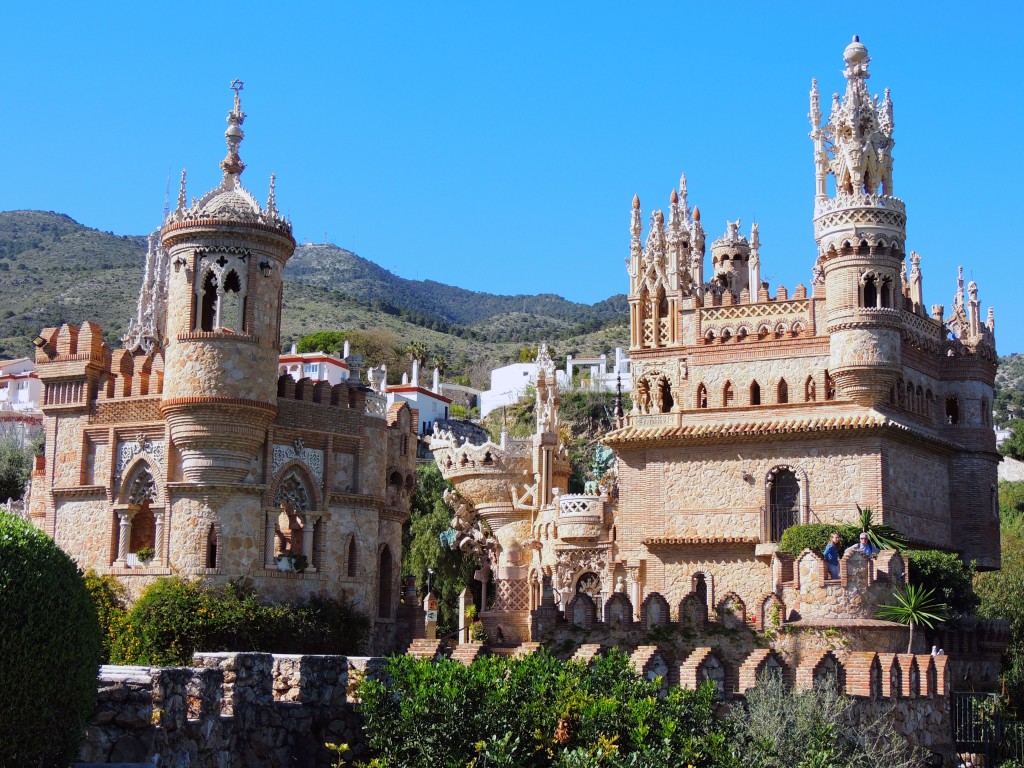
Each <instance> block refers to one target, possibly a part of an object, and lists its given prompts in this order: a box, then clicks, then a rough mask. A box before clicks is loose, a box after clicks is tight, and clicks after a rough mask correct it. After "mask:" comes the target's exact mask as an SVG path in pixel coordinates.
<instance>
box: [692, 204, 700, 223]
mask: <svg viewBox="0 0 1024 768" xmlns="http://www.w3.org/2000/svg"><path fill="white" fill-rule="evenodd" d="M693 220H694V221H700V208H699V207H697V206H696V205H695V206H693Z"/></svg>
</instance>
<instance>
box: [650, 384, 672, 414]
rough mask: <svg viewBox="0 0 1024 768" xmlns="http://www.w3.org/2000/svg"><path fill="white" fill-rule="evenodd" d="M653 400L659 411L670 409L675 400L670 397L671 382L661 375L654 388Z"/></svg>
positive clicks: (664, 411)
mask: <svg viewBox="0 0 1024 768" xmlns="http://www.w3.org/2000/svg"><path fill="white" fill-rule="evenodd" d="M654 402H655V405H657V406H658V410H659V411H660V412H661V413H668V412H669V411H671V410H672V406H673V404H674V403H675V401H674V400H673V399H672V383H671V382H670V381H669V380H668V379H667V378H665V377H664V376H662V377H661V378H660V379H658V383H657V384H656V385H655V388H654Z"/></svg>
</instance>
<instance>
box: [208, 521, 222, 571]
mask: <svg viewBox="0 0 1024 768" xmlns="http://www.w3.org/2000/svg"><path fill="white" fill-rule="evenodd" d="M220 540H221V539H220V523H211V524H210V526H209V527H208V528H207V530H206V553H205V554H206V557H205V561H206V567H207V568H210V569H215V568H220V555H221V550H220Z"/></svg>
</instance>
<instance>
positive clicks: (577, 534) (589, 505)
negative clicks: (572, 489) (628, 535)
mask: <svg viewBox="0 0 1024 768" xmlns="http://www.w3.org/2000/svg"><path fill="white" fill-rule="evenodd" d="M603 530H604V502H603V501H602V500H601V497H600V496H590V495H584V494H581V493H568V494H563V495H562V496H559V497H558V535H559V538H561V539H596V538H598V537H599V536H600V535H601V533H602V532H603Z"/></svg>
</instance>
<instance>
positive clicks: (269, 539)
mask: <svg viewBox="0 0 1024 768" xmlns="http://www.w3.org/2000/svg"><path fill="white" fill-rule="evenodd" d="M263 515H264V517H265V518H266V519H265V522H264V529H265V531H266V533H265V536H266V539H265V540H264V542H263V565H264V566H265V567H267V568H276V567H277V563H276V562H275V561H274V545H275V543H276V541H275V539H276V538H277V528H276V526H275V523H276V522H277V517H276V516H275V515H273V514H271V513H270V512H267V511H266V510H264V511H263Z"/></svg>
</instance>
